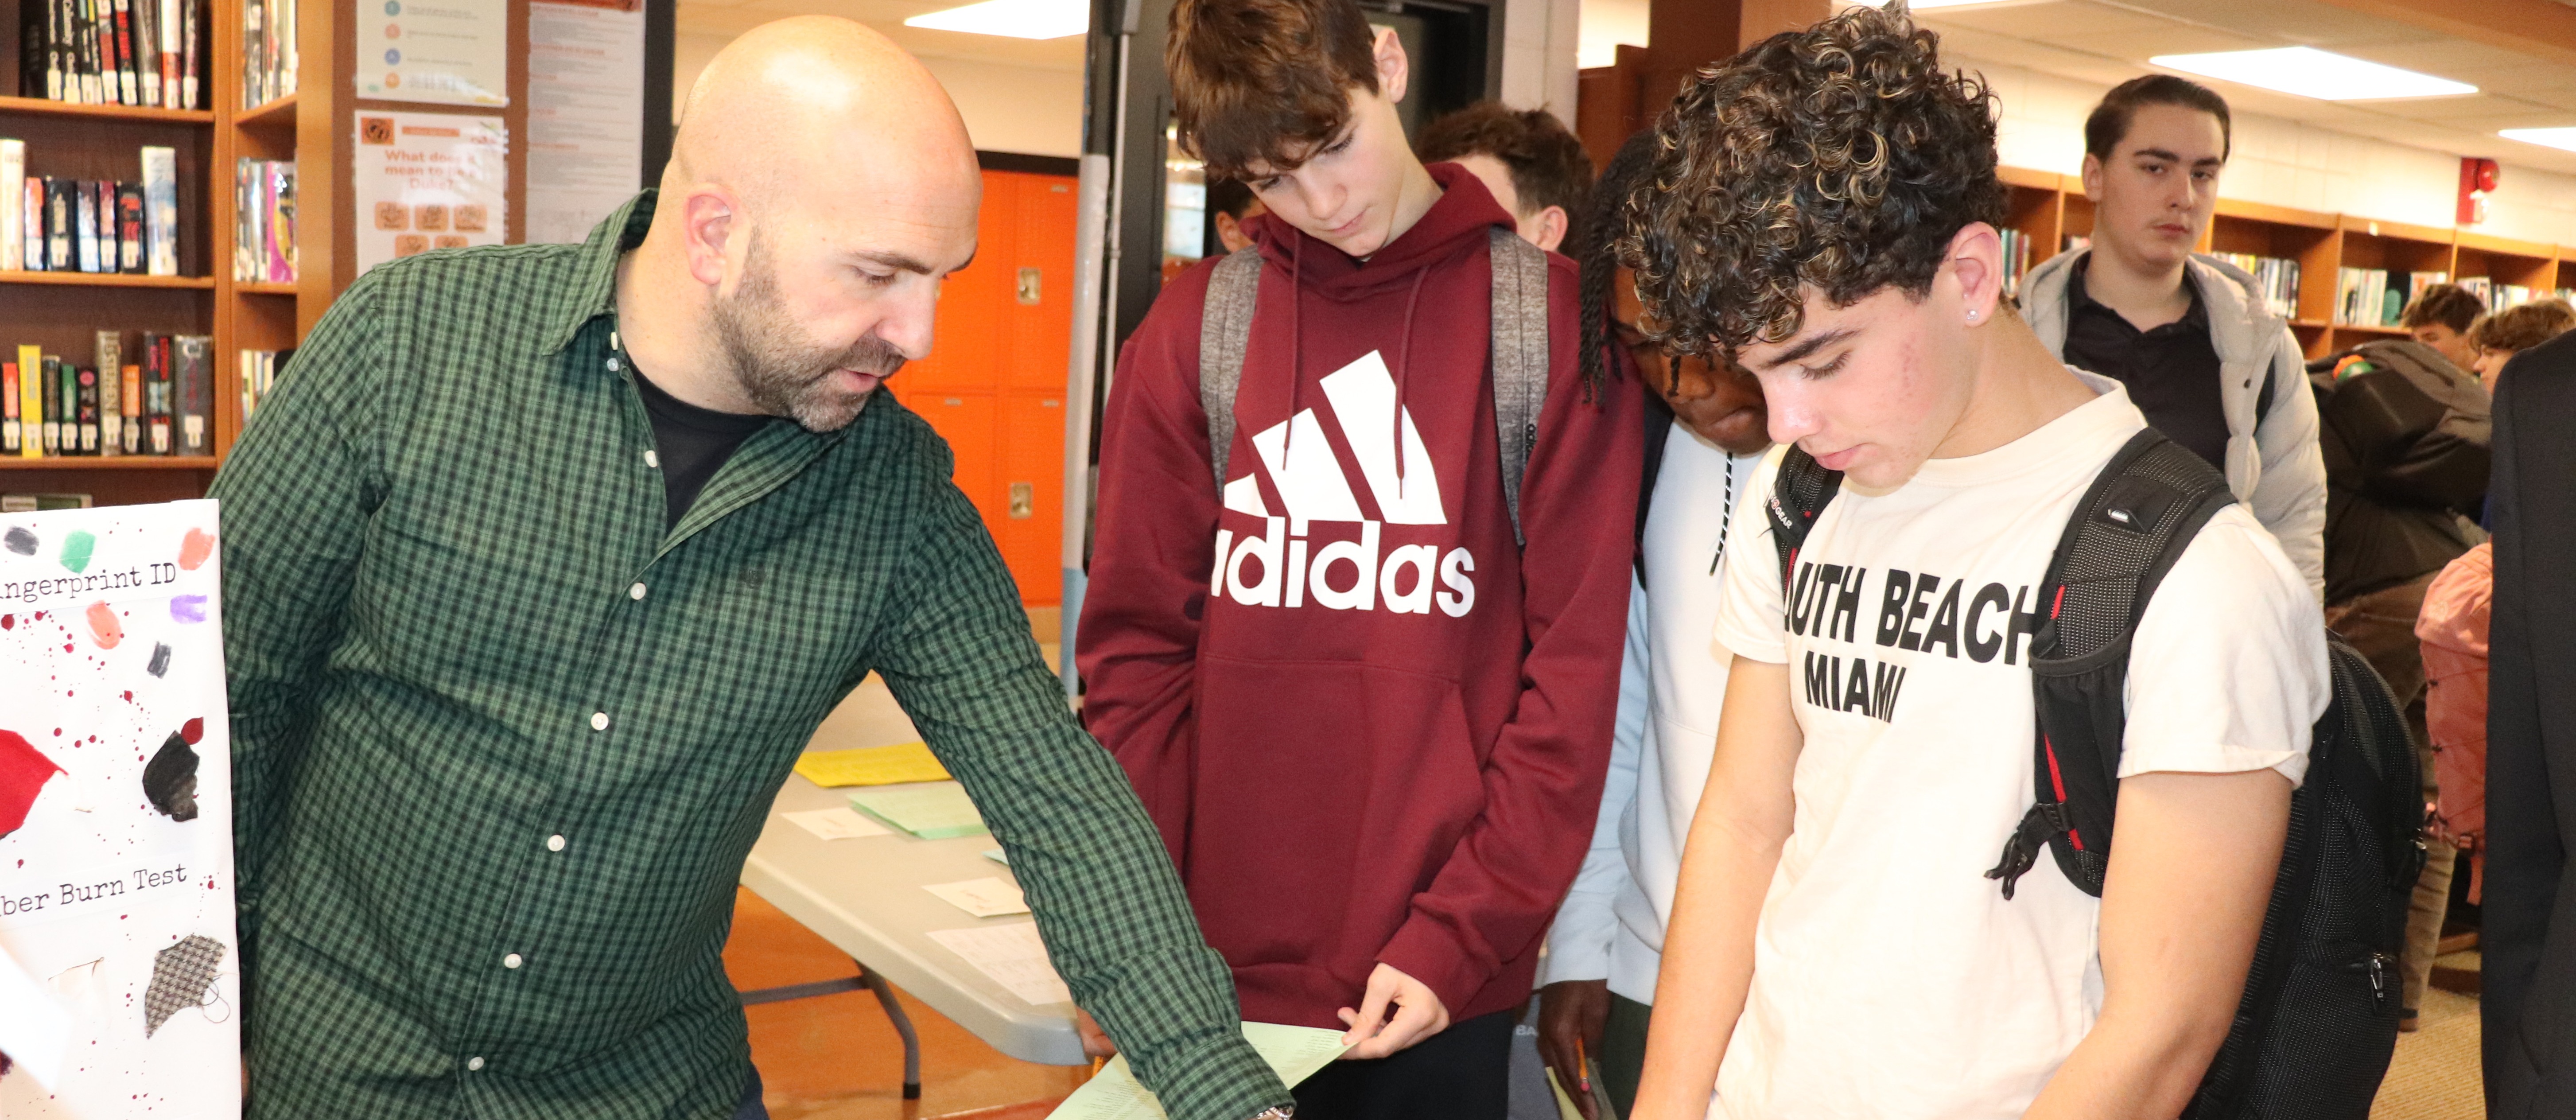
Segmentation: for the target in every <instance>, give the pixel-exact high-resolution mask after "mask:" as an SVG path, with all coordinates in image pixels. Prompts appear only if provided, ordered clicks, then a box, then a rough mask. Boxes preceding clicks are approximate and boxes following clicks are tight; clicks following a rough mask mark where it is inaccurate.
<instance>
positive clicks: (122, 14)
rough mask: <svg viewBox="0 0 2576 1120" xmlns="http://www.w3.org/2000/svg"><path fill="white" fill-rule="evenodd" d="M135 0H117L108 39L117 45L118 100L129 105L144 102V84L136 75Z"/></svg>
mask: <svg viewBox="0 0 2576 1120" xmlns="http://www.w3.org/2000/svg"><path fill="white" fill-rule="evenodd" d="M132 6H133V0H115V11H114V13H113V14H112V18H113V19H114V21H115V22H114V23H113V24H111V25H110V27H109V29H108V40H109V41H110V42H112V43H113V44H115V46H116V89H117V92H118V94H120V95H121V96H120V97H119V98H118V100H121V101H123V102H124V103H126V104H128V105H140V104H143V85H142V83H141V82H140V81H138V80H136V78H135V75H134V13H133V11H132V10H131V8H132Z"/></svg>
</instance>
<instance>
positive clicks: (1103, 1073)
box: [1047, 1023, 1349, 1120]
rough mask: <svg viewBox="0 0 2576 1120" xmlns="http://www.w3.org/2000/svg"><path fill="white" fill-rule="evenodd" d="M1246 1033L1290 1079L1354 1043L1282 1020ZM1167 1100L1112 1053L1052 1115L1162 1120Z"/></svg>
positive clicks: (1055, 1118)
mask: <svg viewBox="0 0 2576 1120" xmlns="http://www.w3.org/2000/svg"><path fill="white" fill-rule="evenodd" d="M1243 1037H1244V1040H1245V1041H1247V1042H1250V1043H1252V1049H1253V1050H1254V1051H1255V1052H1256V1053H1259V1054H1260V1055H1261V1060H1263V1061H1265V1062H1268V1063H1270V1068H1271V1070H1272V1071H1273V1072H1275V1073H1277V1074H1278V1075H1279V1080H1280V1081H1282V1082H1285V1083H1286V1084H1289V1085H1292V1086H1293V1085H1295V1084H1297V1083H1298V1082H1300V1081H1304V1080H1305V1079H1307V1078H1309V1077H1312V1076H1314V1075H1315V1071H1316V1070H1319V1069H1322V1068H1324V1067H1325V1066H1327V1065H1330V1064H1332V1061H1333V1059H1335V1058H1338V1057H1341V1056H1342V1051H1344V1050H1347V1049H1349V1047H1347V1046H1344V1045H1342V1032H1340V1031H1336V1030H1326V1029H1323V1028H1321V1027H1291V1026H1286V1025H1283V1024H1279V1023H1245V1024H1244V1025H1243ZM1162 1115H1163V1105H1162V1102H1160V1101H1157V1100H1155V1099H1154V1094H1152V1093H1151V1092H1148V1091H1146V1089H1145V1086H1143V1085H1142V1084H1139V1083H1138V1082H1137V1080H1136V1074H1135V1072H1134V1071H1133V1070H1131V1069H1129V1068H1128V1066H1127V1059H1126V1057H1125V1056H1124V1055H1121V1056H1119V1057H1115V1058H1111V1059H1110V1060H1109V1064H1108V1065H1105V1066H1102V1067H1100V1072H1099V1073H1097V1074H1094V1075H1093V1076H1092V1078H1091V1080H1089V1081H1086V1082H1083V1084H1082V1087H1081V1088H1079V1089H1076V1090H1074V1091H1073V1095H1072V1096H1069V1097H1066V1098H1065V1099H1064V1103H1063V1104H1060V1105H1057V1106H1056V1110H1055V1111H1054V1112H1052V1113H1049V1114H1048V1116H1047V1120H1161V1117H1162Z"/></svg>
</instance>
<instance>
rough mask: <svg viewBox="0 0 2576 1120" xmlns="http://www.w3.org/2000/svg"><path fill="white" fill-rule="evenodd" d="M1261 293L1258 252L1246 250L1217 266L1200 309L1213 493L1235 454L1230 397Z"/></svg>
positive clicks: (1202, 399)
mask: <svg viewBox="0 0 2576 1120" xmlns="http://www.w3.org/2000/svg"><path fill="white" fill-rule="evenodd" d="M1260 293H1261V250H1260V249H1258V248H1255V247H1252V246H1245V247H1244V248H1241V249H1237V250H1235V251H1234V252H1232V253H1229V254H1227V255H1226V258H1225V259H1224V260H1221V261H1218V262H1217V265H1216V271H1215V272H1214V273H1213V274H1212V275H1210V276H1209V277H1208V290H1207V302H1206V303H1205V304H1204V305H1203V306H1202V307H1201V308H1200V310H1199V407H1200V408H1202V409H1204V410H1205V411H1206V412H1207V422H1208V459H1209V461H1210V463H1211V464H1212V465H1214V466H1215V467H1216V488H1217V492H1218V493H1220V494H1222V493H1224V492H1225V459H1226V455H1227V454H1228V453H1229V452H1231V451H1233V450H1234V393H1235V389H1236V388H1237V387H1239V386H1241V385H1242V384H1243V350H1244V347H1245V346H1246V345H1247V344H1248V343H1250V342H1251V340H1252V307H1253V303H1254V301H1255V300H1256V299H1257V298H1258V297H1259V296H1260Z"/></svg>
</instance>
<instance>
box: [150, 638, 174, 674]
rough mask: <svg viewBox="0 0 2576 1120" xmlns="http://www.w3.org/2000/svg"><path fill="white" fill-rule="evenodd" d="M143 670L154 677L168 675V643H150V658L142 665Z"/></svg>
mask: <svg viewBox="0 0 2576 1120" xmlns="http://www.w3.org/2000/svg"><path fill="white" fill-rule="evenodd" d="M143 671H144V672H146V673H150V674H152V675H153V676H156V677H159V676H166V675H168V673H169V672H170V646H169V643H167V642H154V643H152V660H151V661H150V662H149V663H147V664H145V665H144V666H143Z"/></svg>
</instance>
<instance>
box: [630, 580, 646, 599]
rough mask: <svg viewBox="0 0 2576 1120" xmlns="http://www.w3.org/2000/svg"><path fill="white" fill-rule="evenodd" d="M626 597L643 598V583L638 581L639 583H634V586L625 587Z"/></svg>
mask: <svg viewBox="0 0 2576 1120" xmlns="http://www.w3.org/2000/svg"><path fill="white" fill-rule="evenodd" d="M626 597H627V598H629V599H641V598H643V597H644V585H643V584H640V583H639V584H636V585H635V586H633V587H629V588H627V589H626Z"/></svg>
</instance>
